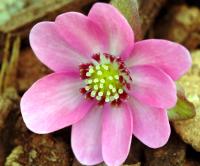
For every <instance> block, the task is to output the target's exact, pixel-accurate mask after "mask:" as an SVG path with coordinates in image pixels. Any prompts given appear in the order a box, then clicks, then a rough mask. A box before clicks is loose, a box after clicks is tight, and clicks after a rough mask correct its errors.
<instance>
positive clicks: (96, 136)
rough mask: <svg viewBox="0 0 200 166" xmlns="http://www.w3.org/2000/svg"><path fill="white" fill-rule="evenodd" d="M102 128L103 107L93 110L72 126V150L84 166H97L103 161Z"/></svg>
mask: <svg viewBox="0 0 200 166" xmlns="http://www.w3.org/2000/svg"><path fill="white" fill-rule="evenodd" d="M101 126H102V108H101V107H97V108H96V109H93V110H91V111H90V112H89V113H88V114H87V115H86V116H85V117H84V118H83V119H82V120H81V121H79V122H78V123H76V124H74V125H73V126H72V138H71V139H72V149H73V152H74V154H75V156H76V158H77V159H78V160H79V162H80V163H82V164H83V165H95V164H99V163H100V162H102V161H103V158H102V153H101Z"/></svg>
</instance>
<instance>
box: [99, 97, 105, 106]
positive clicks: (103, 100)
mask: <svg viewBox="0 0 200 166" xmlns="http://www.w3.org/2000/svg"><path fill="white" fill-rule="evenodd" d="M104 104H105V97H102V99H101V100H100V101H99V102H98V105H104Z"/></svg>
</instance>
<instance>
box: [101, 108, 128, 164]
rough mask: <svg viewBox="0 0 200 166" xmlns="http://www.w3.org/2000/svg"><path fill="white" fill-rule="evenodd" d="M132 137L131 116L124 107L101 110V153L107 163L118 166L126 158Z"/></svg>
mask: <svg viewBox="0 0 200 166" xmlns="http://www.w3.org/2000/svg"><path fill="white" fill-rule="evenodd" d="M131 138H132V116H131V112H130V111H129V110H128V109H127V108H126V107H125V106H122V107H111V106H107V107H106V108H105V109H104V110H103V130H102V154H103V159H104V161H105V163H106V164H107V165H110V166H119V165H121V164H122V163H123V162H124V161H125V160H126V158H127V156H128V153H129V149H130V144H131Z"/></svg>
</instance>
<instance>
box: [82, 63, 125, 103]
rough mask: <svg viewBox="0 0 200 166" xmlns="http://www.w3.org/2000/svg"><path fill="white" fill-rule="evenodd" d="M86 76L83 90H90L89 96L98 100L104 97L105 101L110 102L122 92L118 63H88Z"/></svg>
mask: <svg viewBox="0 0 200 166" xmlns="http://www.w3.org/2000/svg"><path fill="white" fill-rule="evenodd" d="M86 76H87V77H89V78H88V79H86V80H85V83H86V84H87V86H86V87H85V90H86V91H91V93H90V96H91V97H93V98H96V99H97V100H98V101H100V100H102V98H103V97H104V98H105V102H112V101H114V100H117V99H119V95H120V94H122V93H123V86H122V85H121V83H120V82H119V70H118V65H117V64H115V63H113V64H112V63H107V64H97V65H94V66H92V65H90V66H89V71H88V72H87V73H86Z"/></svg>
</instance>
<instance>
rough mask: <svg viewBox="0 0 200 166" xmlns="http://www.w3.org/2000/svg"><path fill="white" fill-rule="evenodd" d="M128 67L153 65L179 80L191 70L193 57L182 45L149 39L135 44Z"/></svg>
mask: <svg viewBox="0 0 200 166" xmlns="http://www.w3.org/2000/svg"><path fill="white" fill-rule="evenodd" d="M127 65H128V66H129V67H130V66H136V65H153V66H155V67H158V68H160V69H162V70H163V71H165V72H166V73H167V74H168V75H170V76H171V77H172V79H174V80H177V79H179V78H180V77H181V76H182V75H183V74H185V73H186V72H187V71H188V69H189V68H190V66H191V57H190V53H189V51H188V50H187V49H186V48H185V47H183V46H181V45H180V44H177V43H174V42H170V41H167V40H158V39H149V40H143V41H140V42H136V43H135V45H134V49H133V52H132V56H131V57H130V59H129V60H128V61H127Z"/></svg>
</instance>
